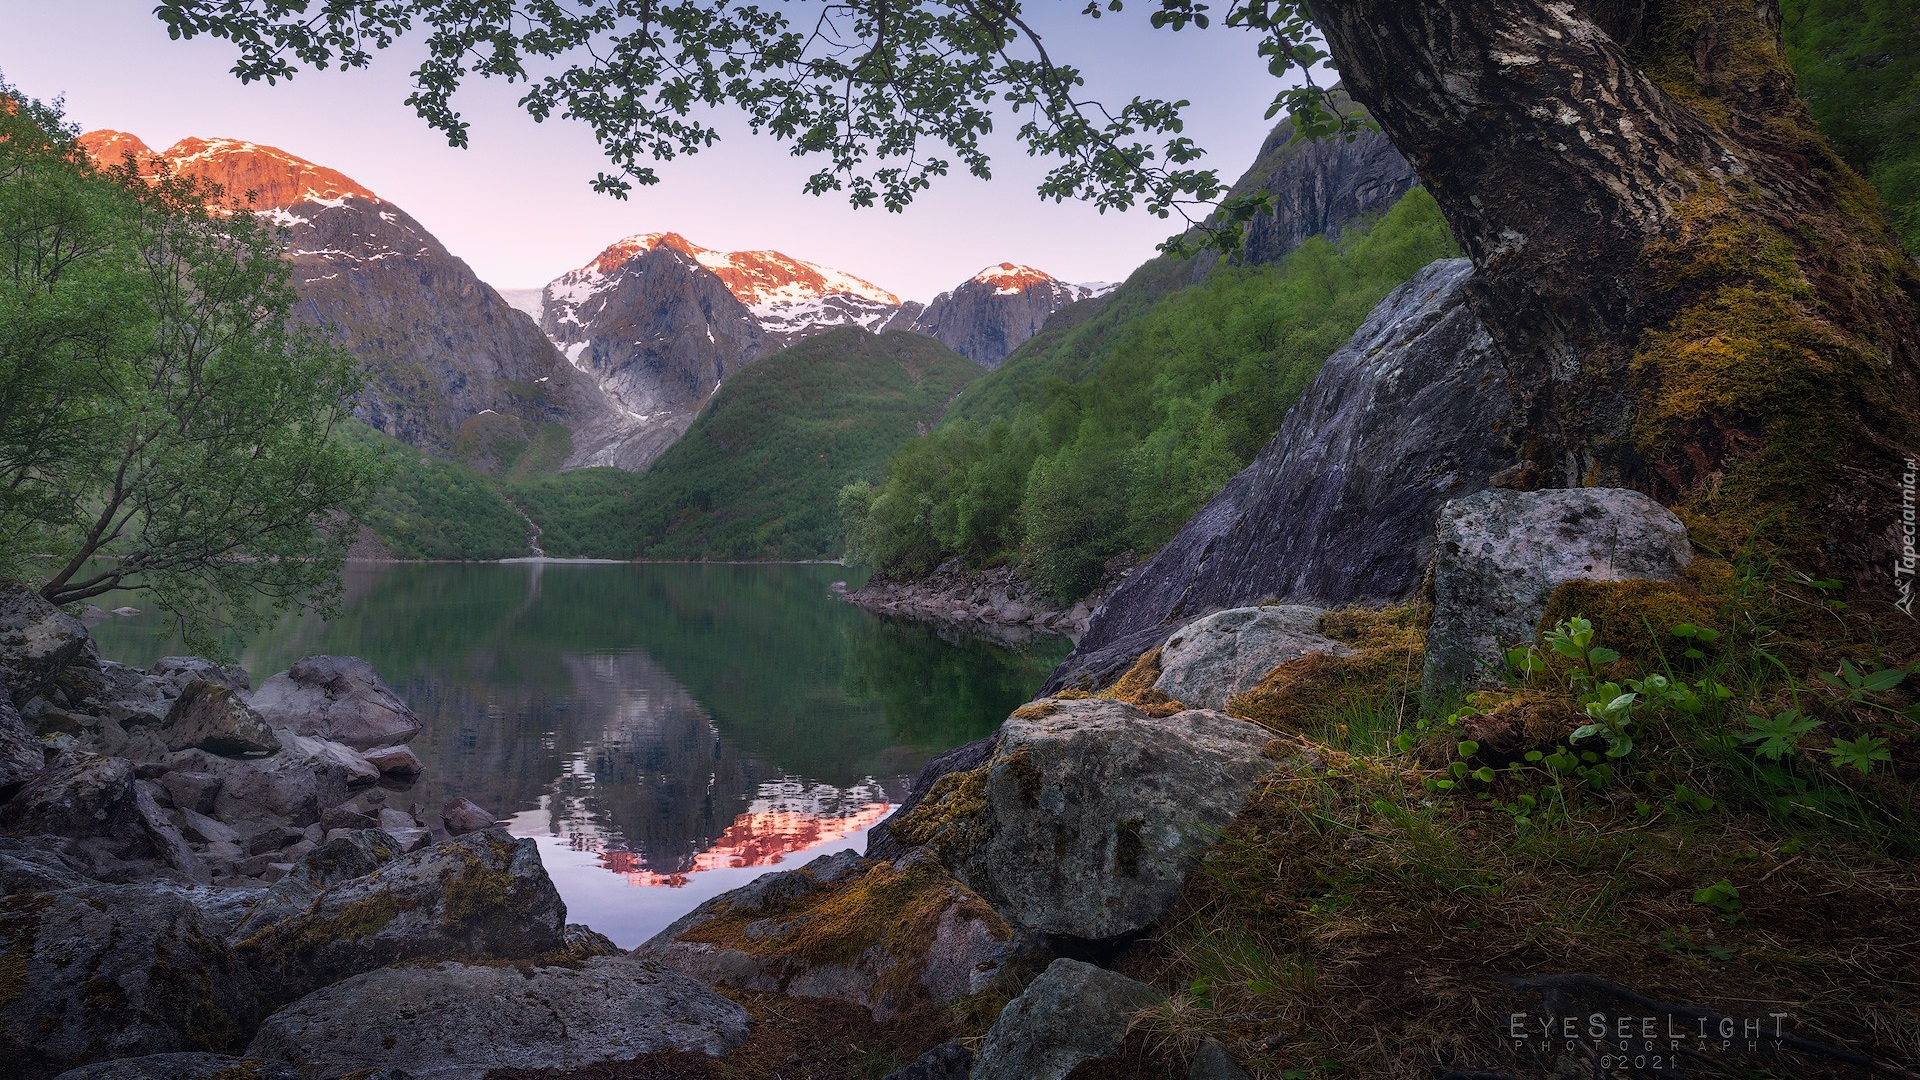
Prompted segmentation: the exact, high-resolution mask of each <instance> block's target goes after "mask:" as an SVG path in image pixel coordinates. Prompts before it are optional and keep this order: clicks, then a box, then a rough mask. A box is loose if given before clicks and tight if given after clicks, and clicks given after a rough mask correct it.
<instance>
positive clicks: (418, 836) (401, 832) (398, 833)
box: [384, 828, 433, 851]
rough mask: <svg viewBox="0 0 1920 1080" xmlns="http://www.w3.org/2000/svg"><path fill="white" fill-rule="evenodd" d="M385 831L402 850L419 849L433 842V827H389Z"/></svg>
mask: <svg viewBox="0 0 1920 1080" xmlns="http://www.w3.org/2000/svg"><path fill="white" fill-rule="evenodd" d="M384 831H385V832H386V834H387V835H388V836H390V837H392V838H393V842H394V843H396V844H398V845H400V850H401V851H419V850H420V849H421V848H423V847H426V846H427V845H428V844H431V843H433V830H431V829H426V828H417V829H387V830H384Z"/></svg>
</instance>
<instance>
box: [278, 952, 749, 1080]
mask: <svg viewBox="0 0 1920 1080" xmlns="http://www.w3.org/2000/svg"><path fill="white" fill-rule="evenodd" d="M746 1037H747V1013H746V1010H745V1009H742V1008H741V1007H740V1006H739V1005H736V1004H734V1003H733V1002H731V1001H728V1000H727V999H725V998H723V997H721V996H719V995H718V994H715V993H714V992H713V991H711V990H709V989H707V988H706V987H705V986H702V985H700V984H699V983H697V982H695V981H693V980H692V979H689V978H687V977H686V976H685V975H682V974H680V973H679V972H676V971H672V970H670V969H668V968H665V967H662V966H660V965H658V964H655V963H650V962H648V961H645V960H642V959H639V958H636V957H630V956H617V957H596V958H594V959H590V960H588V961H586V962H585V963H583V964H581V965H580V966H579V967H577V968H569V967H536V968H531V969H525V970H521V969H515V968H512V967H471V966H466V965H462V964H453V963H448V964H441V965H439V966H437V967H418V966H409V967H394V968H384V969H381V970H379V971H372V972H368V973H366V974H362V975H357V976H355V977H353V978H351V979H348V980H346V981H345V982H342V983H339V984H337V985H335V986H330V987H327V988H326V989H324V990H320V991H317V992H315V993H312V994H309V995H307V996H306V997H304V998H302V999H300V1000H299V1001H297V1002H295V1003H293V1004H292V1005H290V1006H288V1007H287V1008H284V1009H282V1010H280V1011H279V1012H277V1013H275V1014H274V1015H273V1016H271V1017H269V1018H268V1020H267V1021H266V1023H264V1024H262V1025H261V1027H260V1033H259V1035H257V1036H256V1037H255V1038H254V1040H253V1043H252V1045H251V1046H249V1047H248V1048H247V1052H248V1054H250V1055H252V1056H255V1057H260V1058H266V1059H274V1060H281V1061H287V1062H290V1063H292V1064H293V1065H294V1067H295V1068H297V1069H298V1070H299V1072H300V1075H301V1076H303V1077H305V1078H307V1080H332V1078H334V1077H339V1076H342V1075H345V1074H355V1075H357V1074H358V1070H363V1069H372V1068H379V1067H388V1068H399V1069H402V1070H404V1071H405V1072H406V1073H407V1074H408V1075H409V1076H411V1077H414V1078H416V1080H472V1078H474V1077H478V1076H480V1075H481V1074H482V1073H484V1072H486V1071H487V1070H490V1069H569V1070H571V1069H580V1068H584V1067H586V1066H589V1065H596V1064H600V1063H602V1062H618V1061H628V1060H631V1059H633V1058H635V1057H638V1056H640V1055H641V1054H648V1053H654V1052H657V1051H666V1050H677V1051H681V1052H685V1053H703V1054H707V1055H709V1056H713V1057H719V1056H723V1055H725V1054H727V1053H729V1052H730V1051H732V1050H733V1049H734V1048H735V1047H737V1046H739V1045H740V1044H741V1043H742V1042H744V1041H745V1040H746Z"/></svg>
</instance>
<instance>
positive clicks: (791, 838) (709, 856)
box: [600, 802, 893, 889]
mask: <svg viewBox="0 0 1920 1080" xmlns="http://www.w3.org/2000/svg"><path fill="white" fill-rule="evenodd" d="M892 809H893V804H892V803H885V802H876V803H867V804H865V805H863V806H861V807H860V808H859V809H857V810H855V811H853V812H852V813H850V814H847V815H845V816H842V817H825V816H822V815H820V814H815V813H809V812H807V811H804V810H774V811H769V812H763V813H746V814H741V815H740V816H739V817H737V818H734V819H733V824H731V825H729V826H727V829H726V831H725V832H723V833H721V834H720V836H719V837H718V838H717V839H716V840H714V842H713V844H712V846H710V847H708V848H707V850H705V851H703V852H701V853H700V854H698V855H695V856H694V857H693V866H692V868H691V869H689V870H687V871H685V872H681V873H672V874H662V873H657V872H655V871H652V870H645V869H642V868H641V866H640V856H638V855H636V854H635V853H633V852H631V851H603V852H601V853H600V865H601V866H603V867H605V868H606V869H608V870H611V871H612V872H614V873H616V874H619V875H620V876H622V877H624V878H626V879H627V884H629V885H642V886H645V885H664V886H666V887H668V888H670V889H673V888H679V887H680V886H682V885H685V884H686V883H687V875H688V874H697V873H699V872H700V871H702V870H718V869H722V868H729V867H744V866H772V865H773V864H775V863H778V862H780V861H781V860H782V859H784V858H785V857H786V856H787V855H789V854H791V853H793V852H796V851H805V850H807V849H808V848H811V847H815V846H817V845H820V844H830V843H832V842H834V841H835V840H840V839H843V838H845V837H848V836H851V835H853V834H854V833H857V832H859V831H860V830H862V829H865V828H869V827H871V826H872V825H874V824H875V823H876V822H878V821H879V820H880V819H881V818H884V817H886V816H887V814H888V812H889V811H891V810H892Z"/></svg>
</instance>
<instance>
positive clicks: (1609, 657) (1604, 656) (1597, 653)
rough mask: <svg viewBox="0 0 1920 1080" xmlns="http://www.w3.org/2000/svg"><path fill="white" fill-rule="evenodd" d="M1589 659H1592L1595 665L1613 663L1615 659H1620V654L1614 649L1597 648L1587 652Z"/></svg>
mask: <svg viewBox="0 0 1920 1080" xmlns="http://www.w3.org/2000/svg"><path fill="white" fill-rule="evenodd" d="M1587 659H1588V660H1590V661H1592V663H1593V666H1594V667H1599V666H1601V665H1602V664H1611V663H1613V662H1614V661H1615V660H1618V659H1620V654H1619V653H1617V652H1614V651H1613V650H1612V649H1608V648H1597V649H1593V650H1592V651H1590V652H1588V653H1587Z"/></svg>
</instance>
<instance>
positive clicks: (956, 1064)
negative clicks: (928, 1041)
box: [886, 1042, 973, 1080]
mask: <svg viewBox="0 0 1920 1080" xmlns="http://www.w3.org/2000/svg"><path fill="white" fill-rule="evenodd" d="M972 1068H973V1051H971V1050H969V1049H967V1048H966V1047H964V1046H962V1045H960V1044H959V1043H957V1042H943V1043H941V1044H940V1045H939V1046H936V1047H934V1048H933V1049H931V1050H929V1051H927V1052H926V1053H924V1054H921V1055H920V1056H919V1057H917V1058H914V1059H913V1061H912V1063H911V1064H908V1065H904V1066H901V1067H900V1068H898V1069H895V1070H893V1071H892V1072H890V1073H888V1074H887V1075H886V1080H967V1073H968V1071H969V1070H971V1069H972Z"/></svg>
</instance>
